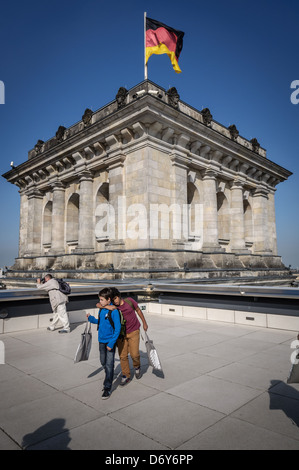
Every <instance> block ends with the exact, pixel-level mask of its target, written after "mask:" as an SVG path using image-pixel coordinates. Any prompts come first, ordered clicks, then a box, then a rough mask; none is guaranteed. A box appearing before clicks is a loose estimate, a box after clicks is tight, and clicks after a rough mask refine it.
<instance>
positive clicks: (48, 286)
mask: <svg viewBox="0 0 299 470" xmlns="http://www.w3.org/2000/svg"><path fill="white" fill-rule="evenodd" d="M36 282H37V284H36V287H37V288H38V289H41V290H45V291H46V292H48V294H49V299H50V304H51V307H52V310H53V313H54V316H53V321H52V325H51V326H48V330H50V331H54V330H55V325H56V324H57V323H58V322H59V321H60V322H61V323H62V330H59V333H69V332H70V331H71V330H70V322H69V317H68V314H67V311H66V303H67V302H68V297H67V295H65V294H63V293H62V292H60V290H59V284H58V281H56V279H54V278H53V277H52V276H51V274H46V276H45V277H44V279H43V280H41V279H37V280H36Z"/></svg>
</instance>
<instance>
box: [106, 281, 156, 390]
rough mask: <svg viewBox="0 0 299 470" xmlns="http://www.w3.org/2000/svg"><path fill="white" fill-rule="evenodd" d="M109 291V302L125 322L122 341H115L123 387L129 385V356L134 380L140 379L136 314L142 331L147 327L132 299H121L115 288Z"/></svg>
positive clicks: (138, 330) (138, 325)
mask: <svg viewBox="0 0 299 470" xmlns="http://www.w3.org/2000/svg"><path fill="white" fill-rule="evenodd" d="M111 291H112V292H111V300H112V302H113V304H114V305H115V307H116V308H118V309H119V310H121V312H122V314H123V317H124V319H125V320H126V335H125V337H124V338H123V339H119V340H118V341H117V347H118V354H119V359H120V366H121V370H122V379H121V383H120V385H122V386H123V385H126V384H127V383H129V382H130V380H131V372H130V365H129V358H128V355H129V354H130V356H131V358H132V361H133V366H134V368H135V377H136V379H140V377H141V370H140V352H139V340H140V322H139V320H138V317H137V315H136V313H137V314H138V316H139V317H140V319H141V321H142V324H143V329H144V331H147V329H148V325H147V323H146V320H145V318H144V315H143V313H142V311H141V310H140V308H139V306H138V304H137V302H135V300H134V299H132V298H131V297H128V298H126V299H122V297H121V294H120V292H119V291H118V290H117V289H115V288H112V289H111ZM115 307H113V306H112V305H111V306H109V307H108V308H109V309H113V308H115Z"/></svg>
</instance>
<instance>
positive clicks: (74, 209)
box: [66, 193, 80, 252]
mask: <svg viewBox="0 0 299 470" xmlns="http://www.w3.org/2000/svg"><path fill="white" fill-rule="evenodd" d="M79 204H80V197H79V194H76V193H74V194H72V195H71V197H70V198H69V200H68V204H67V213H66V243H67V245H68V247H69V252H71V251H72V250H73V249H74V248H76V247H77V246H78V236H79Z"/></svg>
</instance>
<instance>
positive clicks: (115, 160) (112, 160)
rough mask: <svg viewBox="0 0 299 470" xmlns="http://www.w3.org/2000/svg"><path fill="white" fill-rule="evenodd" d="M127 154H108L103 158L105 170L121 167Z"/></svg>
mask: <svg viewBox="0 0 299 470" xmlns="http://www.w3.org/2000/svg"><path fill="white" fill-rule="evenodd" d="M126 158H127V156H126V155H125V154H124V153H117V154H114V155H113V156H109V157H108V158H106V159H105V164H106V165H107V170H108V171H110V170H113V169H114V168H118V167H123V166H124V164H125V160H126Z"/></svg>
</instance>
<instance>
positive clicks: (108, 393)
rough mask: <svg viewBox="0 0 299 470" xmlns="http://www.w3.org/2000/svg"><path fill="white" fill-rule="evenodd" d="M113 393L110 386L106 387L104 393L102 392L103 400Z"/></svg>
mask: <svg viewBox="0 0 299 470" xmlns="http://www.w3.org/2000/svg"><path fill="white" fill-rule="evenodd" d="M110 395H111V392H110V390H109V389H108V388H104V391H103V394H102V400H107V398H109V397H110Z"/></svg>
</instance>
